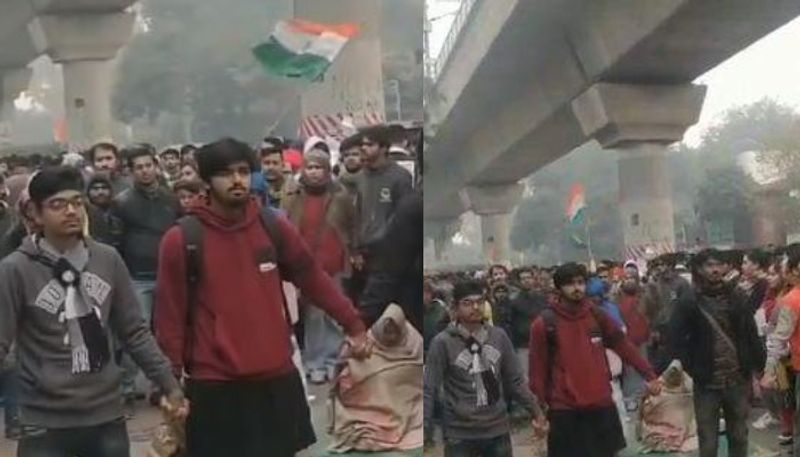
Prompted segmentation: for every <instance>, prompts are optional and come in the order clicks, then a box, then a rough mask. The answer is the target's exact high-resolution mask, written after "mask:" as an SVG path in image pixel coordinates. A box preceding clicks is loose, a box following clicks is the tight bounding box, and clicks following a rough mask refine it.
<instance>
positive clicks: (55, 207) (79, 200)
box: [44, 196, 85, 212]
mask: <svg viewBox="0 0 800 457" xmlns="http://www.w3.org/2000/svg"><path fill="white" fill-rule="evenodd" d="M84 205H85V203H84V201H83V197H80V196H78V197H74V198H54V199H52V200H48V201H46V202H44V206H45V207H46V208H47V209H49V210H50V211H59V212H63V211H66V209H67V207H69V206H72V207H73V208H75V209H76V210H80V209H83V207H84Z"/></svg>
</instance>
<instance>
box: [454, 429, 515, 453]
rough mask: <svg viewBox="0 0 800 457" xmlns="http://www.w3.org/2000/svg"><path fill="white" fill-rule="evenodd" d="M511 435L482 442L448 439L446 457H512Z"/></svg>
mask: <svg viewBox="0 0 800 457" xmlns="http://www.w3.org/2000/svg"><path fill="white" fill-rule="evenodd" d="M512 455H513V454H512V452H511V435H509V434H507V433H506V434H505V435H500V436H498V437H497V438H486V439H482V440H454V439H447V440H445V444H444V457H511V456H512Z"/></svg>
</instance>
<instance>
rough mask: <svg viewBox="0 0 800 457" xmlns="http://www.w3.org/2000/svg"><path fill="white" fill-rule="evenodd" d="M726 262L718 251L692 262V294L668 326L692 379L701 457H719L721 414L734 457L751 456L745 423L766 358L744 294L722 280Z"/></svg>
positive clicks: (676, 354)
mask: <svg viewBox="0 0 800 457" xmlns="http://www.w3.org/2000/svg"><path fill="white" fill-rule="evenodd" d="M725 270H726V260H725V258H724V255H723V254H722V253H721V252H719V251H717V250H716V249H706V250H704V251H701V252H699V253H698V254H697V255H696V256H695V257H694V258H693V259H692V276H693V279H692V284H694V290H693V291H692V293H691V294H687V295H684V296H683V297H682V298H681V299H680V300H679V301H678V303H677V304H676V307H675V312H674V314H673V316H672V320H671V322H670V331H671V338H670V341H671V342H672V348H673V357H674V358H678V359H680V361H681V362H682V363H683V366H684V368H685V369H686V372H687V373H688V374H689V376H691V377H692V379H693V380H694V409H695V414H696V415H697V437H698V439H699V442H700V454H699V455H700V457H716V455H717V446H718V443H719V438H718V435H719V419H720V410H722V412H723V414H724V416H723V417H725V433H726V434H727V436H728V446H729V452H730V454H729V455H730V456H731V457H745V456H746V455H747V441H748V439H747V434H748V433H747V420H748V415H749V412H750V404H749V398H750V389H751V380H752V377H753V375H755V374H756V373H761V372H763V371H764V364H765V362H766V354H765V349H764V345H763V343H762V342H761V339H760V338H759V336H758V332H757V330H756V324H755V320H754V319H753V313H752V310H751V309H750V307H749V305H748V303H747V299H746V297H745V296H744V294H742V293H741V291H739V290H737V289H736V288H735V287H734V286H733V285H731V284H726V283H725V281H724V277H725V274H724V272H725Z"/></svg>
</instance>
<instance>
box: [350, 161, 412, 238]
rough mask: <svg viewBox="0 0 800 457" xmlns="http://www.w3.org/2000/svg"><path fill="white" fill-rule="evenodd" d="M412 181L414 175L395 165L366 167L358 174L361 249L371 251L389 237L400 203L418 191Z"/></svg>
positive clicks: (356, 180)
mask: <svg viewBox="0 0 800 457" xmlns="http://www.w3.org/2000/svg"><path fill="white" fill-rule="evenodd" d="M411 181H412V179H411V173H409V172H408V170H406V169H405V168H403V167H401V166H400V165H397V164H396V163H394V162H390V163H389V164H388V165H387V166H386V168H384V169H382V170H377V171H371V170H368V169H366V168H365V169H363V170H362V171H361V173H359V174H357V175H355V186H356V189H357V191H358V196H357V206H358V217H359V225H358V227H360V230H361V231H360V233H359V236H358V240H357V245H358V247H359V248H360V250H362V251H369V250H370V248H371V247H374V246H375V244H376V243H377V242H378V241H380V240H381V238H383V236H384V235H385V234H386V229H387V227H388V226H389V222H390V221H391V219H392V216H394V210H395V208H396V207H397V203H398V202H399V201H400V200H401V199H402V198H403V197H404V196H406V195H408V194H410V193H412V192H414V188H413V186H412V182H411Z"/></svg>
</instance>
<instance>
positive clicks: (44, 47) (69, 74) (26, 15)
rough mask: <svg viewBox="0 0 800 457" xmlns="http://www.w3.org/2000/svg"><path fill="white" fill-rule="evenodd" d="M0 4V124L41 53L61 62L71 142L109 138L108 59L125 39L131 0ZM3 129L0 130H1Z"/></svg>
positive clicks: (37, 0) (129, 27)
mask: <svg viewBox="0 0 800 457" xmlns="http://www.w3.org/2000/svg"><path fill="white" fill-rule="evenodd" d="M2 3H3V4H2V6H0V89H2V90H0V106H2V110H0V124H3V121H8V120H9V118H10V116H12V115H13V112H14V109H13V101H14V99H16V98H17V96H19V94H20V93H21V92H22V91H24V90H26V89H27V87H28V83H29V81H30V78H31V69H30V68H28V66H27V65H28V64H29V63H30V62H32V61H33V60H34V59H36V58H37V57H39V56H41V55H43V54H44V55H47V56H48V57H49V58H50V59H52V61H53V62H54V63H58V64H61V66H62V70H63V75H64V108H65V112H66V118H67V129H68V137H69V141H70V143H80V144H88V143H92V142H95V141H97V140H101V139H108V138H110V136H111V101H110V96H111V85H112V83H113V75H112V72H113V63H112V62H113V59H114V58H115V57H116V55H117V53H118V51H119V50H120V49H121V48H122V47H123V46H124V45H125V44H126V43H127V42H128V41H129V40H130V38H131V35H132V33H133V26H134V22H135V13H133V12H131V11H129V7H130V6H131V5H132V4H133V3H135V0H3V2H2ZM0 133H2V132H0Z"/></svg>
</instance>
